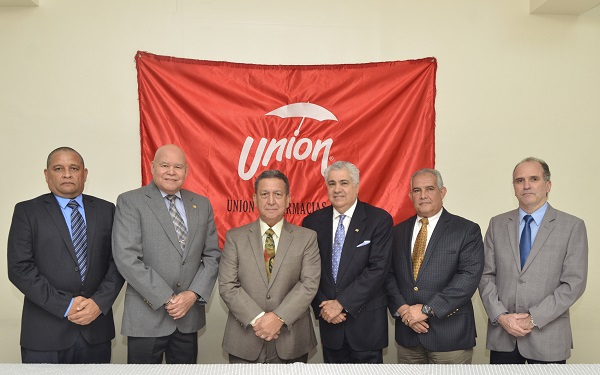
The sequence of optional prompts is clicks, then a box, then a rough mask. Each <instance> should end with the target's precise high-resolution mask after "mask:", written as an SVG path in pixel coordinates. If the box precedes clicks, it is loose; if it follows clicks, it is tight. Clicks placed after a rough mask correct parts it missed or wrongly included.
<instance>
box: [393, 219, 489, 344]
mask: <svg viewBox="0 0 600 375" xmlns="http://www.w3.org/2000/svg"><path fill="white" fill-rule="evenodd" d="M416 219H417V217H416V216H413V217H411V218H410V219H408V220H405V221H403V222H402V223H400V224H398V225H396V226H395V227H394V250H393V251H392V269H391V271H390V274H389V275H388V280H387V291H388V299H389V309H390V312H391V313H392V315H394V313H396V312H397V310H398V308H399V307H400V306H402V305H404V304H408V305H415V304H419V303H421V304H427V305H429V306H431V308H432V309H433V311H434V312H435V316H433V317H431V318H428V319H427V323H428V324H429V330H428V332H427V333H421V334H418V333H416V332H415V331H413V330H412V328H410V327H407V326H406V325H404V324H402V323H401V322H396V342H397V343H398V344H399V345H402V346H417V345H419V344H421V345H422V346H423V347H424V348H425V349H427V350H430V351H434V352H447V351H452V350H462V349H470V348H472V347H474V346H475V337H476V336H477V333H476V331H475V316H474V313H473V304H472V303H471V297H472V296H473V293H475V290H476V289H477V284H478V283H479V280H480V278H481V273H482V271H483V241H482V239H481V229H480V228H479V225H477V224H475V223H473V222H472V221H469V220H466V219H463V218H462V217H460V216H456V215H452V214H451V213H449V212H448V211H446V210H445V209H444V210H443V211H442V214H441V216H440V219H439V221H438V223H437V225H436V226H435V230H434V231H433V233H432V234H431V238H430V239H429V243H428V244H427V249H426V250H425V256H424V258H423V263H422V264H421V268H420V270H419V274H418V277H417V280H415V279H414V275H413V270H412V255H411V251H412V236H413V230H414V226H415V221H416Z"/></svg>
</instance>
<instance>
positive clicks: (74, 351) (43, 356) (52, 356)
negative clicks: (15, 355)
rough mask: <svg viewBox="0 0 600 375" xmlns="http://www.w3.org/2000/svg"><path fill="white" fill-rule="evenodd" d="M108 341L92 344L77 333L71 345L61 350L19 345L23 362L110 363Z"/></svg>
mask: <svg viewBox="0 0 600 375" xmlns="http://www.w3.org/2000/svg"><path fill="white" fill-rule="evenodd" d="M110 355H111V347H110V341H107V342H103V343H101V344H95V345H92V344H90V343H88V342H87V341H86V340H85V339H84V338H83V336H81V335H79V337H77V341H75V344H73V345H72V346H71V347H69V348H66V349H63V350H54V351H39V350H31V349H27V348H23V347H21V361H22V362H23V363H57V364H64V363H67V364H75V363H110Z"/></svg>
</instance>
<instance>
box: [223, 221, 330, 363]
mask: <svg viewBox="0 0 600 375" xmlns="http://www.w3.org/2000/svg"><path fill="white" fill-rule="evenodd" d="M263 251H264V250H263V244H262V237H261V233H260V225H259V222H258V220H257V221H255V222H252V223H250V224H247V225H244V226H241V227H239V228H234V229H231V230H230V231H229V232H227V238H226V240H225V246H224V248H223V258H222V261H221V266H220V268H219V292H220V294H221V298H223V301H224V302H225V304H226V305H227V307H228V308H229V315H228V317H227V325H226V326H225V335H224V337H223V349H224V350H225V351H226V352H227V353H229V354H233V355H234V356H236V357H240V358H243V359H246V360H249V361H253V360H256V359H257V358H258V356H259V354H260V351H261V349H262V347H263V343H264V341H263V340H261V339H260V338H258V337H256V335H255V334H254V331H253V329H252V326H251V325H250V322H251V321H252V320H253V319H254V318H255V317H256V316H257V315H258V314H260V313H261V312H262V311H264V312H271V311H272V312H274V313H275V314H277V315H278V316H279V317H281V318H282V319H283V320H284V321H285V324H284V325H283V327H282V328H281V334H280V335H279V338H278V339H276V340H275V346H276V349H277V355H278V356H279V357H280V358H282V359H294V358H298V357H300V356H302V355H304V354H306V353H308V352H309V351H310V350H311V349H313V348H314V347H315V346H317V340H316V337H315V332H314V329H313V323H312V319H311V316H310V310H309V306H310V303H311V301H312V299H313V298H314V296H315V294H316V293H317V289H318V287H319V278H320V276H321V257H320V256H319V248H318V246H317V235H316V233H315V232H314V231H312V230H310V229H306V228H302V227H299V226H296V225H293V224H290V223H288V222H284V223H283V228H282V230H281V238H280V239H279V244H278V246H277V253H276V255H275V263H274V264H273V272H272V273H271V278H270V281H267V274H266V270H265V261H264V257H263Z"/></svg>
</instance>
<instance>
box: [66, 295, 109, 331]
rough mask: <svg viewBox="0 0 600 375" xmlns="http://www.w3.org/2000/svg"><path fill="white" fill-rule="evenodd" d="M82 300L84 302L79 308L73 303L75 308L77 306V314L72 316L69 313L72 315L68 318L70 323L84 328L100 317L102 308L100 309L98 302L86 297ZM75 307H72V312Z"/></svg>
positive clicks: (78, 305) (79, 304)
mask: <svg viewBox="0 0 600 375" xmlns="http://www.w3.org/2000/svg"><path fill="white" fill-rule="evenodd" d="M77 298H79V297H76V299H77ZM81 298H82V299H83V301H81V302H80V303H78V304H77V306H75V302H76V301H73V306H75V312H74V313H72V314H71V313H70V311H69V313H70V314H69V315H67V318H68V319H69V321H71V322H73V323H75V324H79V325H82V326H84V325H88V324H90V323H91V322H93V321H94V320H96V318H97V317H98V316H100V313H101V311H100V307H98V304H96V302H95V301H94V300H93V299H91V298H87V299H86V298H84V297H81ZM73 306H71V310H73Z"/></svg>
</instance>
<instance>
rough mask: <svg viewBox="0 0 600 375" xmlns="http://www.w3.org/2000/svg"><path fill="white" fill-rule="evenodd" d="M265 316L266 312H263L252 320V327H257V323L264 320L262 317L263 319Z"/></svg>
mask: <svg viewBox="0 0 600 375" xmlns="http://www.w3.org/2000/svg"><path fill="white" fill-rule="evenodd" d="M263 315H265V312H264V311H263V312H261V313H260V314H258V315H257V316H256V318H254V319H252V321H251V322H250V325H252V326H253V325H255V324H256V321H257V320H258V319H260V318H262V317H263Z"/></svg>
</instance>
